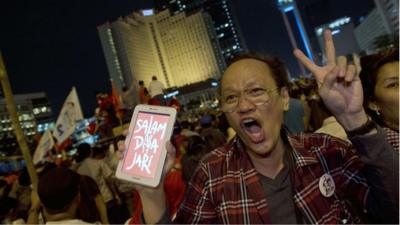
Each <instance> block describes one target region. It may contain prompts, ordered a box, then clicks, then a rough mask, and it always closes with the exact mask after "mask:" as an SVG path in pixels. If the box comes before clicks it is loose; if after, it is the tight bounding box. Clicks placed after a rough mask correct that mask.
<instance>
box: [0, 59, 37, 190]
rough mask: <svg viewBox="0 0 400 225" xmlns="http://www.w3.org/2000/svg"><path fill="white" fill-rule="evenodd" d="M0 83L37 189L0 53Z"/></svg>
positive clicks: (30, 174) (29, 156)
mask: <svg viewBox="0 0 400 225" xmlns="http://www.w3.org/2000/svg"><path fill="white" fill-rule="evenodd" d="M0 82H1V87H2V88H3V94H4V98H5V99H6V106H7V110H8V113H9V114H10V118H11V122H12V126H13V128H14V131H15V136H16V138H17V141H18V145H19V147H20V148H21V151H22V156H23V157H24V159H25V162H26V167H27V169H28V173H29V177H30V178H31V182H32V185H33V187H34V188H35V189H36V187H37V180H38V178H37V174H36V171H35V168H34V167H33V163H32V158H31V153H30V151H29V147H28V144H27V143H26V140H25V135H24V132H23V131H22V129H21V126H20V123H19V119H18V113H17V108H16V107H15V103H14V98H13V94H12V89H11V85H10V81H9V79H8V75H7V71H6V67H5V65H4V62H3V56H2V54H1V52H0Z"/></svg>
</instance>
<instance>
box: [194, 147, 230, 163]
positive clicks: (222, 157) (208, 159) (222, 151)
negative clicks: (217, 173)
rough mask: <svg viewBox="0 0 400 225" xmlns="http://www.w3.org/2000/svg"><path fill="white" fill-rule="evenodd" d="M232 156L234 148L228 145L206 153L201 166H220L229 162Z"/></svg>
mask: <svg viewBox="0 0 400 225" xmlns="http://www.w3.org/2000/svg"><path fill="white" fill-rule="evenodd" d="M233 155H234V147H233V146H232V145H231V144H230V143H228V144H225V145H223V146H221V147H218V148H216V149H214V150H212V151H211V152H209V153H207V154H206V155H205V156H204V157H203V158H202V159H201V164H204V165H205V164H207V165H209V166H220V165H222V164H225V163H226V162H227V161H229V160H230V159H231V158H232V157H233Z"/></svg>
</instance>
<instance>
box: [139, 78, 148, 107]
mask: <svg viewBox="0 0 400 225" xmlns="http://www.w3.org/2000/svg"><path fill="white" fill-rule="evenodd" d="M138 94H139V101H140V104H148V103H149V100H150V95H149V92H148V91H147V88H146V87H145V86H144V82H143V81H142V80H140V81H139V93H138Z"/></svg>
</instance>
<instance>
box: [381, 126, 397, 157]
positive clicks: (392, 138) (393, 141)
mask: <svg viewBox="0 0 400 225" xmlns="http://www.w3.org/2000/svg"><path fill="white" fill-rule="evenodd" d="M383 130H384V131H385V134H386V141H387V142H389V144H390V145H392V147H393V150H395V151H396V152H399V132H397V131H395V130H392V129H390V128H388V127H383Z"/></svg>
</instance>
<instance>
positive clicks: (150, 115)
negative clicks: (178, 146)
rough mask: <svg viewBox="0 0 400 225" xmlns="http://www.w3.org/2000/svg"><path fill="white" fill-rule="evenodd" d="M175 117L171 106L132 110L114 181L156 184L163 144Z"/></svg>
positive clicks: (162, 162) (158, 180)
mask: <svg viewBox="0 0 400 225" xmlns="http://www.w3.org/2000/svg"><path fill="white" fill-rule="evenodd" d="M175 118H176V110H175V108H172V107H165V106H153V105H137V106H136V107H135V110H134V112H133V115H132V119H131V122H130V125H129V132H128V136H127V138H126V139H125V146H126V148H127V149H126V151H125V153H124V157H123V159H122V160H121V161H120V162H119V164H118V167H117V171H116V174H115V175H116V177H117V178H119V179H122V180H127V181H130V182H133V183H137V184H141V185H145V186H150V187H157V186H158V185H159V183H160V180H161V175H162V170H163V167H164V162H165V158H166V155H167V150H166V149H165V143H166V142H167V141H168V140H170V138H171V135H172V132H173V128H174V123H175Z"/></svg>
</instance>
